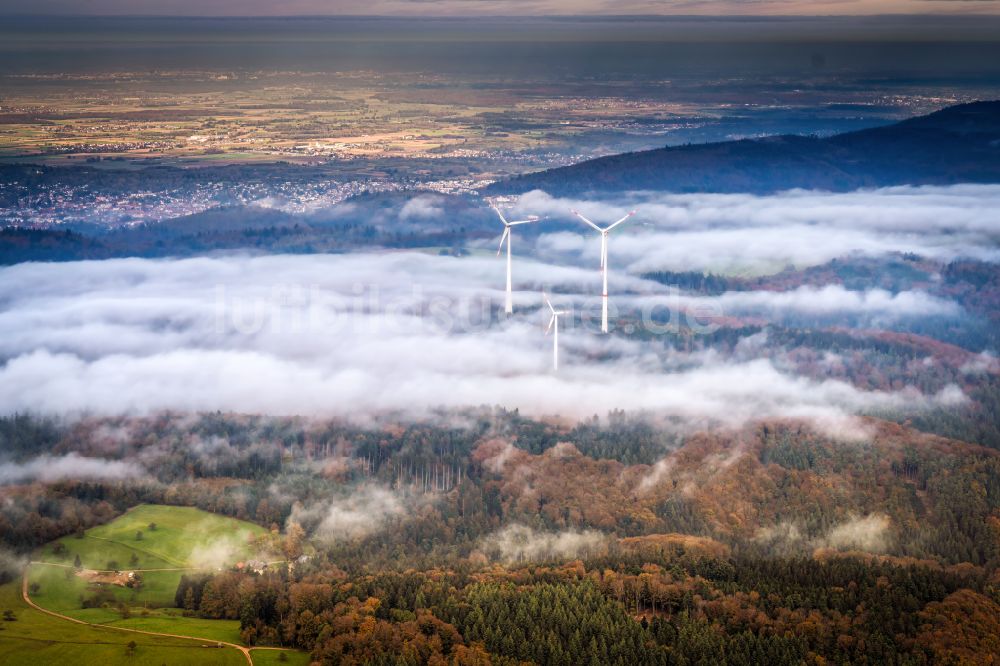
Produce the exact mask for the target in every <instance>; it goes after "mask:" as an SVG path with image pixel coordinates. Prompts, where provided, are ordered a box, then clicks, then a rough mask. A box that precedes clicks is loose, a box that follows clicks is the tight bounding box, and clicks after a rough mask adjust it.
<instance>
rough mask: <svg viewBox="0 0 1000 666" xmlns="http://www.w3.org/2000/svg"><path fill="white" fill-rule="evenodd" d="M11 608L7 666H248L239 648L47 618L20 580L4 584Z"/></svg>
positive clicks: (5, 638)
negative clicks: (32, 602)
mask: <svg viewBox="0 0 1000 666" xmlns="http://www.w3.org/2000/svg"><path fill="white" fill-rule="evenodd" d="M7 610H9V611H11V614H12V617H13V618H15V619H13V620H0V663H3V664H4V665H5V666H22V665H23V666H37V665H38V664H101V665H102V666H118V665H119V664H120V665H122V666H132V665H133V664H135V665H141V666H159V665H160V664H170V665H171V666H199V665H201V664H205V665H207V666H244V665H245V664H246V663H247V662H246V658H245V657H244V656H243V655H242V654H240V652H239V651H237V650H236V649H234V648H230V647H223V648H218V647H215V644H214V643H212V642H211V641H206V642H200V641H192V640H185V639H181V638H167V637H161V636H145V635H141V634H129V633H126V632H123V631H114V630H112V629H105V628H102V627H93V626H87V625H83V624H77V623H75V622H69V621H67V620H63V619H60V618H57V617H52V616H51V615H46V614H45V613H42V612H41V611H38V610H35V609H34V608H31V607H30V606H28V605H27V604H26V603H24V600H23V599H21V581H20V580H15V581H14V582H11V583H7V584H5V585H0V613H3V612H5V611H7ZM133 641H134V642H135V649H134V651H130V650H129V647H128V644H129V642H133ZM254 656H256V654H255V655H254ZM297 658H299V655H298V653H290V654H289V656H288V661H287V662H286V663H293V664H294V663H303V662H299V661H293V659H297ZM256 663H257V662H256V659H255V664H256ZM260 663H268V662H260Z"/></svg>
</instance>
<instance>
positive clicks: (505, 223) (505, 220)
mask: <svg viewBox="0 0 1000 666" xmlns="http://www.w3.org/2000/svg"><path fill="white" fill-rule="evenodd" d="M493 210H495V211H496V212H497V215H498V216H499V217H500V221H501V222H503V223H504V226H507V218H506V217H504V216H503V213H501V212H500V209H499V208H497V207H496V206H493Z"/></svg>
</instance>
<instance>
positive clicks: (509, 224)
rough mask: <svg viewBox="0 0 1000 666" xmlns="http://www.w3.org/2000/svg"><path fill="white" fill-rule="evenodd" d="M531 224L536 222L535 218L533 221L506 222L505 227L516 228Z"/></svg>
mask: <svg viewBox="0 0 1000 666" xmlns="http://www.w3.org/2000/svg"><path fill="white" fill-rule="evenodd" d="M532 222H538V218H537V217H536V218H535V219H533V220H517V221H515V222H508V223H507V226H508V227H513V226H516V225H518V224H531V223H532Z"/></svg>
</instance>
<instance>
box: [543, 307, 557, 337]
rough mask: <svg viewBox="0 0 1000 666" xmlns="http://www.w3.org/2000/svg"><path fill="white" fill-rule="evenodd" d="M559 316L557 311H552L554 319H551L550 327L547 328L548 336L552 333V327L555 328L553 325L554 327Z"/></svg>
mask: <svg viewBox="0 0 1000 666" xmlns="http://www.w3.org/2000/svg"><path fill="white" fill-rule="evenodd" d="M557 316H558V315H557V313H556V311H555V310H553V311H552V318H551V319H549V325H548V327H547V328H546V329H545V335H548V334H549V333H550V332H551V331H552V326H553V325H554V324H555V323H556V317H557Z"/></svg>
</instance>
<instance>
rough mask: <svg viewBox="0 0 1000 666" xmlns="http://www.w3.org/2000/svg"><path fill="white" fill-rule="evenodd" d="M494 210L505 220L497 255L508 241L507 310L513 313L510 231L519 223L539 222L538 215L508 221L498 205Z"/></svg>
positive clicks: (502, 220)
mask: <svg viewBox="0 0 1000 666" xmlns="http://www.w3.org/2000/svg"><path fill="white" fill-rule="evenodd" d="M493 210H495V211H496V212H497V215H498V216H499V217H500V221H501V222H503V235H502V236H500V247H498V248H497V256H498V257H499V256H500V252H501V251H503V242H504V241H507V304H506V311H507V314H511V313H512V312H514V297H513V295H512V293H511V277H510V264H511V258H510V256H511V255H510V239H511V235H512V234H511V233H510V228H511V227H514V226H517V225H519V224H528V223H530V222H537V221H538V216H536V215H529V216H528V217H527V218H526V219H524V220H516V221H514V222H508V221H507V218H505V217H504V216H503V213H501V212H500V209H499V208H498V207H497V206H496V205H494V206H493Z"/></svg>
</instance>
